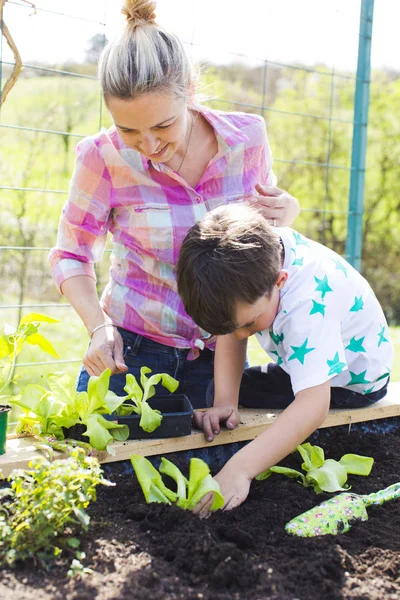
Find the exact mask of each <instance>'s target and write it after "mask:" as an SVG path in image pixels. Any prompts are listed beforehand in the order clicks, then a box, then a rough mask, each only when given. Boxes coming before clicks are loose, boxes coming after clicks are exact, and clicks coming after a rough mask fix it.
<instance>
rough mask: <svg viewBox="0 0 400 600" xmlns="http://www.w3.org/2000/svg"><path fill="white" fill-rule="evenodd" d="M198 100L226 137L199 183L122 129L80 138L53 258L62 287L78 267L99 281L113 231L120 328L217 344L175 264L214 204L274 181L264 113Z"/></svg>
mask: <svg viewBox="0 0 400 600" xmlns="http://www.w3.org/2000/svg"><path fill="white" fill-rule="evenodd" d="M195 108H196V110H198V111H199V112H200V113H201V114H202V115H203V117H204V118H205V119H207V121H208V122H209V123H210V124H211V125H212V127H213V128H214V131H215V134H216V138H217V142H218V153H217V154H216V156H215V157H214V158H213V159H212V160H211V161H210V163H209V164H208V166H207V168H206V170H205V172H204V173H203V176H202V177H201V179H200V181H199V183H198V185H197V186H196V188H192V187H191V186H190V185H188V184H187V183H186V181H185V180H184V179H182V177H180V176H179V175H178V174H177V173H176V172H174V171H172V169H170V168H169V167H167V166H166V165H164V164H153V163H152V162H151V161H150V160H148V159H147V158H145V157H144V156H143V155H141V154H140V153H139V152H137V151H136V150H133V149H132V148H128V147H127V146H126V145H125V144H123V142H122V141H121V140H120V138H119V137H118V134H117V131H116V129H115V127H111V128H110V129H109V130H108V131H102V132H100V133H98V134H96V135H95V136H92V137H89V138H86V139H84V140H82V141H81V142H79V144H78V146H77V162H76V169H75V172H74V175H73V178H72V181H71V187H70V192H69V197H68V200H67V202H66V204H65V206H64V208H63V211H62V215H61V219H60V224H59V230H58V239H57V246H56V247H55V248H53V250H52V251H51V252H50V257H49V260H50V265H51V270H52V275H53V278H54V280H55V282H56V284H57V285H58V286H59V287H60V285H61V284H62V283H63V281H65V280H66V279H68V278H69V277H74V276H75V275H88V276H90V277H93V278H94V279H95V272H94V268H93V264H94V263H95V262H96V261H99V260H100V259H101V257H102V254H103V251H104V247H105V244H106V238H107V233H108V232H109V231H110V232H111V233H112V236H113V237H112V241H113V250H112V254H111V269H110V281H109V283H108V284H107V286H106V288H105V290H104V292H103V294H102V297H101V305H102V307H103V309H104V311H105V312H106V313H107V314H108V315H109V316H110V318H111V319H112V321H113V323H115V324H116V325H118V326H121V327H124V328H125V329H128V330H130V331H133V332H135V333H138V334H141V335H144V336H145V337H147V338H149V339H151V340H153V341H155V342H159V343H162V344H165V345H167V346H172V347H176V348H192V349H193V350H194V351H195V349H197V348H203V347H204V345H209V346H211V347H213V346H212V340H211V339H210V338H209V335H208V334H207V333H206V332H205V331H204V330H202V329H199V327H197V325H195V323H194V322H193V321H192V319H191V318H190V317H189V316H188V315H187V314H186V313H185V311H184V308H183V305H182V302H181V300H180V297H179V295H178V292H177V285H176V279H175V274H174V267H175V264H176V262H177V259H178V255H179V249H180V246H181V244H182V241H183V239H184V237H185V235H186V233H187V232H188V230H189V229H190V227H192V225H194V224H195V223H196V221H198V220H199V219H200V218H201V217H202V216H203V215H204V213H206V212H207V211H210V210H212V209H213V208H215V207H216V206H218V205H220V204H225V203H228V202H234V201H236V200H240V199H241V198H242V197H243V196H248V195H251V194H253V193H254V192H255V190H254V188H255V185H256V183H261V184H266V185H275V183H276V178H275V175H274V173H273V171H272V157H271V152H270V147H269V144H268V139H267V134H266V130H265V122H264V120H263V119H262V117H260V116H258V115H252V114H245V113H224V112H221V111H215V110H210V109H207V108H204V107H200V106H196V107H195ZM193 354H194V355H195V354H197V352H196V351H195V352H194V353H192V355H193Z"/></svg>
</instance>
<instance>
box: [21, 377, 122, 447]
mask: <svg viewBox="0 0 400 600" xmlns="http://www.w3.org/2000/svg"><path fill="white" fill-rule="evenodd" d="M110 375H111V371H110V369H106V370H105V371H104V372H103V373H102V374H101V375H100V376H99V377H96V376H93V377H90V379H89V384H88V390H87V392H77V391H76V389H75V382H74V381H73V379H72V378H71V376H70V375H69V373H56V374H54V375H49V376H48V378H47V382H48V386H49V390H46V389H45V388H43V387H41V386H39V385H35V384H29V385H27V386H25V388H24V389H23V390H22V392H21V393H20V394H19V395H18V396H17V397H16V398H13V399H12V401H11V403H12V404H15V405H17V406H19V407H21V408H22V409H23V411H24V412H23V414H21V415H20V417H19V423H18V427H17V431H22V430H28V431H31V432H33V433H34V434H36V435H41V436H43V435H54V436H55V437H56V438H57V439H63V438H64V431H63V428H64V427H65V428H70V427H72V426H74V425H76V424H81V425H86V432H85V433H83V435H84V436H87V437H88V438H89V442H90V444H91V446H93V448H96V450H105V449H106V448H107V445H108V444H109V443H110V442H112V441H113V440H118V441H125V440H126V439H127V438H128V436H129V428H128V426H127V425H119V424H118V423H115V422H113V421H108V420H107V419H105V418H104V417H103V415H104V414H107V415H110V414H112V413H113V412H115V411H116V410H117V408H118V407H119V406H120V404H122V403H123V401H124V398H121V397H119V396H117V395H116V394H114V392H111V391H109V389H108V388H109V384H110Z"/></svg>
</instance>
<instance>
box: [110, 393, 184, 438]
mask: <svg viewBox="0 0 400 600" xmlns="http://www.w3.org/2000/svg"><path fill="white" fill-rule="evenodd" d="M148 403H149V405H150V406H151V408H154V409H155V410H159V411H160V412H161V414H162V416H163V418H162V421H161V424H160V426H159V427H157V429H155V430H154V431H153V432H152V433H146V431H143V429H142V428H141V427H140V425H139V422H140V415H137V414H135V413H133V414H132V415H127V416H114V415H103V416H104V417H105V418H106V419H107V420H108V421H117V422H118V423H119V424H121V425H128V427H129V438H128V439H130V440H138V439H147V438H168V437H178V436H182V435H190V434H191V431H192V415H193V406H192V405H191V403H190V401H189V398H188V397H187V396H185V395H184V394H171V395H168V396H153V398H150V400H148Z"/></svg>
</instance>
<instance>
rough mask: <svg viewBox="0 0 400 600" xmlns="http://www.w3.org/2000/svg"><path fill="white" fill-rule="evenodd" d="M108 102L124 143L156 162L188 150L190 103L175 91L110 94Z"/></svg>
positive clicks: (167, 159)
mask: <svg viewBox="0 0 400 600" xmlns="http://www.w3.org/2000/svg"><path fill="white" fill-rule="evenodd" d="M107 106H108V109H109V111H110V113H111V116H112V118H113V120H114V123H115V126H116V128H117V131H118V134H119V136H120V138H121V139H122V141H123V142H124V144H126V145H127V146H129V147H130V148H134V149H135V150H137V151H138V152H140V153H141V154H143V155H144V156H146V157H147V158H149V159H151V160H152V161H153V162H164V163H165V162H167V161H169V160H170V159H171V158H172V156H173V155H174V154H175V152H176V151H177V150H178V148H179V149H180V150H183V151H184V150H185V145H186V140H187V132H188V128H189V127H190V126H191V123H190V117H189V112H188V110H187V103H186V101H185V100H184V99H183V98H177V97H176V96H175V95H174V94H168V93H165V94H154V93H152V94H141V95H140V96H138V97H137V98H130V99H128V100H122V99H120V98H114V97H111V98H107Z"/></svg>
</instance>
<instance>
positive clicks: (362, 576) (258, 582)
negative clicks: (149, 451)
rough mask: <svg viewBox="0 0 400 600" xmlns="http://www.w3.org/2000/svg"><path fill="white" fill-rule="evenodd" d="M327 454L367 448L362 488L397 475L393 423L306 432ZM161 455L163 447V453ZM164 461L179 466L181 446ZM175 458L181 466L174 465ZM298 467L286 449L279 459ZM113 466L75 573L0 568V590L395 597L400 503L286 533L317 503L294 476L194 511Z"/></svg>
mask: <svg viewBox="0 0 400 600" xmlns="http://www.w3.org/2000/svg"><path fill="white" fill-rule="evenodd" d="M310 441H312V443H317V444H318V445H320V446H322V447H323V448H324V450H325V456H326V457H328V458H335V459H339V458H340V457H341V456H342V455H343V454H346V453H349V452H352V453H356V454H363V455H367V456H368V455H369V456H373V457H374V458H375V464H374V467H373V469H372V473H371V475H370V476H369V477H356V476H352V477H351V478H350V479H349V482H350V483H351V484H352V491H353V492H356V493H361V494H363V493H364V494H367V493H370V492H373V491H376V490H378V489H382V488H384V487H386V486H388V485H391V484H393V483H395V482H397V481H399V480H400V474H399V456H400V423H399V422H398V421H396V420H393V419H392V420H390V426H388V427H386V428H382V424H380V423H379V422H376V424H375V425H372V426H369V425H368V426H366V425H364V426H359V427H357V426H353V428H352V430H351V432H350V433H349V432H348V430H347V428H345V427H338V428H334V429H331V430H321V431H319V432H316V434H314V436H313V437H312V438H311V440H310ZM169 458H171V457H169ZM173 460H174V462H175V463H176V464H178V465H179V466H180V467H181V468H182V466H183V465H184V467H183V468H184V470H186V471H187V462H188V460H187V455H186V457H185V456H184V457H183V458H182V457H179V456H178V455H175V458H173ZM179 463H181V464H179ZM284 464H285V465H287V466H293V467H297V468H298V467H299V461H298V458H297V456H296V455H293V456H291V457H290V458H289V459H287V460H285V461H284ZM122 467H123V466H122V465H120V467H119V472H117V470H116V468H114V469H113V470H112V472H111V473H110V471H108V473H107V475H108V477H109V478H110V479H112V480H113V481H115V482H116V484H117V485H116V486H115V487H113V488H109V487H101V488H99V489H98V499H97V501H96V502H95V503H93V504H92V505H91V507H90V509H89V513H90V515H91V524H90V528H89V531H88V532H87V533H86V534H82V533H81V534H80V536H79V537H80V539H81V541H82V545H83V550H84V551H85V553H86V559H85V560H84V561H83V562H84V564H85V566H86V567H89V568H90V569H92V571H93V572H92V573H91V574H89V575H86V576H85V577H80V576H78V577H75V578H73V579H71V578H68V577H67V571H68V568H69V564H70V562H71V556H69V557H68V556H65V557H64V558H63V559H62V560H59V561H58V562H57V563H56V564H55V565H54V566H52V568H51V570H49V571H45V570H44V569H43V568H42V567H41V566H40V565H37V564H33V563H32V562H29V563H25V564H23V565H18V568H16V569H14V570H12V569H3V570H2V572H1V573H0V597H1V598H5V599H7V600H17V599H18V600H22V599H27V600H28V599H29V600H31V599H32V600H33V599H34V600H50V599H51V600H58V599H63V600H89V599H90V600H91V599H93V598H96V599H99V600H106V599H107V600H108V599H115V600H117V599H121V600H123V599H129V600H136V599H137V600H150V599H151V600H175V599H182V600H228V599H229V600H250V599H251V600H264V599H271V600H286V599H287V600H289V599H290V600H295V599H299V600H319V599H324V600H334V599H339V598H340V599H342V598H346V599H347V598H349V599H350V598H351V599H358V600H361V599H362V600H366V599H371V600H375V599H376V600H378V599H382V598H383V599H384V600H398V599H400V534H399V532H400V501H399V500H394V501H392V502H388V503H386V504H384V505H382V506H378V507H369V508H368V515H369V520H368V521H367V522H359V521H357V522H355V523H354V524H353V525H352V528H351V530H350V531H349V532H347V533H344V534H340V535H338V536H323V537H317V538H297V537H292V536H289V535H288V534H286V533H285V531H284V525H285V523H287V522H288V521H289V520H290V519H291V518H293V517H294V516H296V515H298V514H300V513H302V512H304V511H306V510H308V509H309V508H312V507H313V506H315V505H317V504H319V503H320V502H322V501H323V500H325V499H326V498H327V497H330V495H328V494H322V495H319V496H316V495H315V493H314V492H313V491H312V490H311V489H310V488H308V489H305V488H303V487H302V486H301V485H299V484H297V483H296V482H295V481H294V480H291V479H290V480H289V479H286V478H284V477H283V476H280V475H274V476H273V477H271V478H270V479H268V480H266V481H263V482H254V483H253V484H252V488H251V492H250V495H249V498H248V500H247V501H246V502H245V503H244V504H243V505H242V506H240V507H239V508H237V509H235V510H232V511H230V512H219V513H215V514H213V515H212V516H211V517H210V518H209V519H206V520H200V519H199V518H198V517H195V516H194V515H192V514H191V513H188V512H184V511H182V510H180V509H178V508H176V507H167V506H164V505H158V504H151V505H146V503H145V501H144V499H143V495H142V492H141V490H140V488H139V486H138V484H137V482H136V479H135V477H134V475H130V474H126V473H123V472H122V471H123V468H122Z"/></svg>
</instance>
